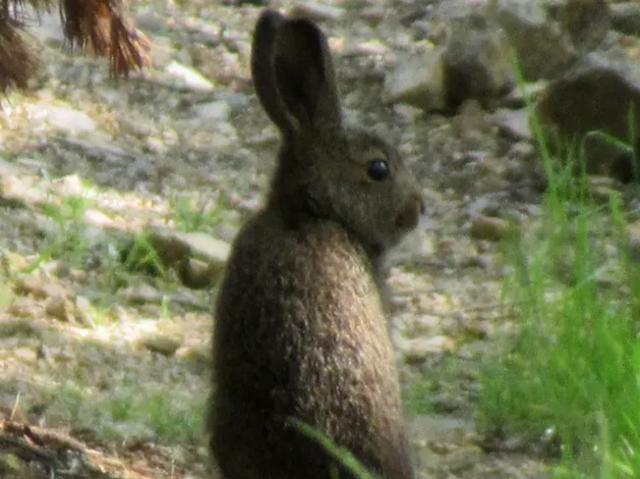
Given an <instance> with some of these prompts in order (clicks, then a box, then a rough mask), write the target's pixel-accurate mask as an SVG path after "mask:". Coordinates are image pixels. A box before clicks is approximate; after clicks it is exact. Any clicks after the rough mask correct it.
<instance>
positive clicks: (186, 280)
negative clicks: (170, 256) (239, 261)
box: [178, 258, 222, 289]
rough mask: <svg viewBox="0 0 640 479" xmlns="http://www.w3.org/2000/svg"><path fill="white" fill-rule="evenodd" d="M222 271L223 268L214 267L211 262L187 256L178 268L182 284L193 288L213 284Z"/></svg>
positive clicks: (201, 287)
mask: <svg viewBox="0 0 640 479" xmlns="http://www.w3.org/2000/svg"><path fill="white" fill-rule="evenodd" d="M221 272H222V269H221V268H216V267H212V266H211V264H209V263H205V262H204V261H200V260H198V259H195V258H187V259H186V260H184V261H182V262H181V264H180V268H179V269H178V275H179V276H180V280H181V281H182V284H184V285H185V286H187V287H188V288H192V289H203V288H207V287H209V286H211V285H212V284H213V283H214V281H215V280H216V278H218V277H219V276H220V273H221Z"/></svg>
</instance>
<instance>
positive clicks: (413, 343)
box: [394, 336, 456, 363]
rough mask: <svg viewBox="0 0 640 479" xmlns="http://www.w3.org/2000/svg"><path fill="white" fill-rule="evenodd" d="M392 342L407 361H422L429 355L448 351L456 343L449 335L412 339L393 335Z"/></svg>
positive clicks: (453, 348)
mask: <svg viewBox="0 0 640 479" xmlns="http://www.w3.org/2000/svg"><path fill="white" fill-rule="evenodd" d="M394 343H395V344H396V346H397V347H398V349H399V350H400V351H401V352H402V354H403V355H404V358H405V360H406V361H407V362H409V363H415V362H420V361H424V360H425V359H426V358H428V357H429V356H434V355H440V354H445V353H450V352H452V351H453V350H455V347H456V343H455V341H454V340H453V339H452V338H450V337H449V336H432V337H418V338H412V339H406V338H401V337H399V336H396V337H394Z"/></svg>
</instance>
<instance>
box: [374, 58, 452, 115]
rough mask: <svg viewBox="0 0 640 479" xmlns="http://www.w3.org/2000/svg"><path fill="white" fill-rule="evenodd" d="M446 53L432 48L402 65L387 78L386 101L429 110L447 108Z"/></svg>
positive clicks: (384, 93) (385, 84)
mask: <svg viewBox="0 0 640 479" xmlns="http://www.w3.org/2000/svg"><path fill="white" fill-rule="evenodd" d="M442 54H443V49H442V48H432V49H429V50H427V51H426V52H424V53H423V54H422V55H419V56H416V57H413V58H410V59H408V60H406V61H404V62H402V63H401V64H399V65H398V66H397V67H396V68H395V69H394V70H393V71H392V72H391V73H389V74H387V76H386V78H385V81H384V91H383V96H384V98H385V100H386V101H388V102H390V103H406V104H408V105H411V106H414V107H416V108H421V109H423V110H425V111H441V110H444V109H446V107H447V99H446V94H445V90H444V64H443V61H442Z"/></svg>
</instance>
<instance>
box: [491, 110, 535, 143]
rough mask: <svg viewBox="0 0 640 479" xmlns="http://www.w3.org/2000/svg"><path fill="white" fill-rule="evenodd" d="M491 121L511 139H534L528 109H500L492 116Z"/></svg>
mask: <svg viewBox="0 0 640 479" xmlns="http://www.w3.org/2000/svg"><path fill="white" fill-rule="evenodd" d="M491 121H492V122H493V123H494V124H495V125H496V126H497V127H498V130H499V131H500V132H501V133H502V134H503V135H504V136H506V137H507V138H509V139H512V140H516V141H520V140H531V138H532V135H531V129H530V128H529V111H528V110H527V109H526V108H522V109H520V110H509V109H506V108H499V109H498V110H496V112H495V113H494V114H493V115H491Z"/></svg>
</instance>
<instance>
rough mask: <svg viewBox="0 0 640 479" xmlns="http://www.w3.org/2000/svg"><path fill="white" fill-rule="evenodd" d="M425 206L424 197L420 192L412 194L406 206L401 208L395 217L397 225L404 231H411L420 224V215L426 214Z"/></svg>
mask: <svg viewBox="0 0 640 479" xmlns="http://www.w3.org/2000/svg"><path fill="white" fill-rule="evenodd" d="M424 212H425V207H424V202H423V201H422V198H420V196H419V195H418V194H415V195H412V196H411V198H409V201H407V203H406V204H405V206H404V208H402V210H400V213H398V216H396V219H395V226H396V227H397V228H398V229H400V230H402V231H409V230H412V229H413V228H415V227H416V226H417V225H418V220H419V219H420V215H421V214H424Z"/></svg>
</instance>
